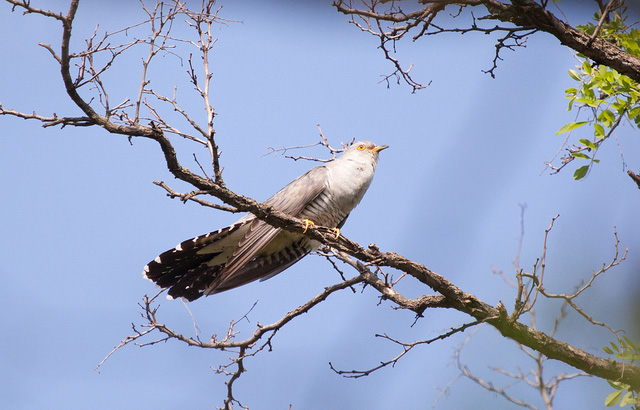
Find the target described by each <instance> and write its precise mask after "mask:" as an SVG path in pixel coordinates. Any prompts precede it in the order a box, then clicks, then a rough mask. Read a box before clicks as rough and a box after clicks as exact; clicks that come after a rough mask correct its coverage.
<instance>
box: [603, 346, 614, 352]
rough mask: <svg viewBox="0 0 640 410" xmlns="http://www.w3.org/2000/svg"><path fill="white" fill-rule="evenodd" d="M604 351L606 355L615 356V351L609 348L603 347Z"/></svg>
mask: <svg viewBox="0 0 640 410" xmlns="http://www.w3.org/2000/svg"><path fill="white" fill-rule="evenodd" d="M602 350H604V352H605V353H608V354H613V350H611V349H609V346H602Z"/></svg>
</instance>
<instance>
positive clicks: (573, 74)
mask: <svg viewBox="0 0 640 410" xmlns="http://www.w3.org/2000/svg"><path fill="white" fill-rule="evenodd" d="M569 77H571V78H573V79H574V80H576V81H582V79H581V78H580V74H578V72H577V71H576V70H569Z"/></svg>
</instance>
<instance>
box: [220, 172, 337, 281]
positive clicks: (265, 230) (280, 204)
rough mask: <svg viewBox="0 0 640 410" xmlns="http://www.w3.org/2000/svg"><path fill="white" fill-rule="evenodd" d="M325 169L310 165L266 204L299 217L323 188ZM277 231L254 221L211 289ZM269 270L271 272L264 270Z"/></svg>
mask: <svg viewBox="0 0 640 410" xmlns="http://www.w3.org/2000/svg"><path fill="white" fill-rule="evenodd" d="M328 172H329V171H328V169H327V168H326V167H325V166H322V165H321V166H318V167H315V168H312V169H310V170H309V171H307V172H306V173H304V174H302V175H301V176H299V177H298V178H296V179H294V180H293V181H291V182H290V183H289V184H288V185H287V186H285V187H284V188H282V189H281V190H280V191H278V192H276V194H275V195H273V196H272V197H271V198H269V199H267V200H266V201H265V203H267V204H269V205H271V206H273V207H274V208H276V209H278V210H279V211H282V212H285V213H287V214H289V215H292V216H298V215H299V214H300V212H302V210H303V209H304V208H305V207H306V206H307V205H308V204H309V203H310V202H311V201H313V200H314V199H315V198H316V197H317V196H318V195H320V194H321V193H322V191H323V190H324V189H325V186H326V185H325V184H326V181H327V173H328ZM280 232H282V229H280V228H274V227H273V226H271V225H269V224H268V223H267V222H265V221H262V220H259V219H255V220H253V221H252V222H251V226H250V227H249V229H248V230H247V232H246V233H245V235H244V236H243V238H242V239H240V241H239V242H238V246H237V248H236V249H235V251H234V252H233V254H232V255H231V257H230V258H229V260H228V261H227V263H226V265H225V267H224V269H223V270H222V272H221V273H220V276H219V279H218V280H216V283H215V284H214V285H213V286H212V287H211V289H210V291H213V290H214V289H215V288H216V287H217V286H221V285H223V283H224V282H225V281H228V280H230V279H231V278H232V276H233V275H234V273H236V272H237V271H238V270H239V269H240V268H242V267H243V266H244V265H245V264H246V263H248V262H249V261H250V260H251V259H253V258H255V257H256V256H257V255H258V254H259V253H260V252H261V251H262V250H263V249H264V248H265V247H266V246H267V245H269V243H271V241H272V240H273V239H274V238H276V236H278V234H279V233H280ZM269 273H271V272H266V274H269ZM256 279H258V278H256Z"/></svg>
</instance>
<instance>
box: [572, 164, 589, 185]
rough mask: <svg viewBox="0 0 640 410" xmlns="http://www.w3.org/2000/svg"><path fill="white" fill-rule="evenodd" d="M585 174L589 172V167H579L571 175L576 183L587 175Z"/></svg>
mask: <svg viewBox="0 0 640 410" xmlns="http://www.w3.org/2000/svg"><path fill="white" fill-rule="evenodd" d="M587 172H589V165H584V166H581V167H580V168H578V169H576V172H574V173H573V179H575V180H576V181H577V180H579V179H582V178H584V177H585V176H586V175H587Z"/></svg>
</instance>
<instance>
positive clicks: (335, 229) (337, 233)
mask: <svg viewBox="0 0 640 410" xmlns="http://www.w3.org/2000/svg"><path fill="white" fill-rule="evenodd" d="M331 230H332V231H333V232H335V233H336V237H335V238H333V239H335V240H338V238H339V237H340V228H331Z"/></svg>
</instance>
